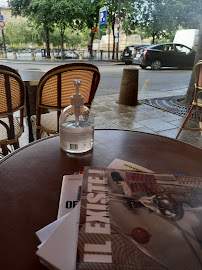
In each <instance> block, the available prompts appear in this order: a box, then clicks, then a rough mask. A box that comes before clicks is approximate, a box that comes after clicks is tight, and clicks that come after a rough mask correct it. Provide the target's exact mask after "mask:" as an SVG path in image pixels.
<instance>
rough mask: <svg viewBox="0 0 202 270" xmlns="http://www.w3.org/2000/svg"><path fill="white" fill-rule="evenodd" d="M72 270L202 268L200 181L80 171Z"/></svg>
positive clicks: (201, 178)
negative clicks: (81, 180) (82, 175)
mask: <svg viewBox="0 0 202 270" xmlns="http://www.w3.org/2000/svg"><path fill="white" fill-rule="evenodd" d="M83 179H84V180H83V186H82V199H81V213H80V228H79V238H78V251H77V269H93V270H99V269H106V270H107V269H116V270H118V269H120V270H122V269H138V270H139V269H141V270H143V269H144V270H145V269H155V270H156V269H175V270H181V269H183V270H185V269H187V270H192V269H193V270H199V269H202V177H194V176H193V177H190V176H184V175H168V174H155V173H140V172H134V171H128V170H119V169H106V168H89V167H87V168H85V171H84V178H83Z"/></svg>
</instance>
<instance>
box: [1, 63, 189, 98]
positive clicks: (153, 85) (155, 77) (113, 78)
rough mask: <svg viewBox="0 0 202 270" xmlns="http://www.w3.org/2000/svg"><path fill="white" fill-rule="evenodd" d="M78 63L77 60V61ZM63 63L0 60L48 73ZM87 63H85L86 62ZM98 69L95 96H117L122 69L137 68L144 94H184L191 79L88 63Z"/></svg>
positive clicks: (167, 72)
mask: <svg viewBox="0 0 202 270" xmlns="http://www.w3.org/2000/svg"><path fill="white" fill-rule="evenodd" d="M77 61H78V60H77ZM68 62H71V61H65V62H50V61H49V62H47V61H43V62H42V61H32V62H31V61H23V60H21V61H20V60H18V61H12V60H9V59H7V60H6V59H5V60H0V63H1V64H4V65H8V66H11V67H13V68H16V69H28V68H37V69H39V68H40V69H41V70H43V71H45V72H46V71H48V70H50V69H51V68H53V67H56V66H58V65H61V64H63V63H68ZM86 62H87V61H86ZM88 62H89V63H93V64H95V65H97V66H98V67H99V70H100V73H101V80H100V84H99V86H98V91H97V92H96V95H99V96H100V95H113V94H118V93H119V91H120V86H121V79H122V73H123V69H124V68H138V69H139V87H138V91H139V92H142V91H144V92H145V93H146V92H148V93H149V91H156V92H159V91H160V92H166V91H167V92H168V91H173V90H175V92H176V93H177V91H179V94H181V93H182V91H183V89H184V94H185V93H186V89H187V87H188V85H189V80H190V77H191V70H178V69H170V68H169V69H166V68H165V69H161V70H159V71H154V70H151V69H150V68H148V69H146V70H142V69H141V68H139V67H138V66H135V65H133V66H126V65H124V64H121V63H118V64H117V63H112V62H98V61H92V62H90V61H88Z"/></svg>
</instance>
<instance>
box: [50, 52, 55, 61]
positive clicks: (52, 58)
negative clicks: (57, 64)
mask: <svg viewBox="0 0 202 270" xmlns="http://www.w3.org/2000/svg"><path fill="white" fill-rule="evenodd" d="M51 61H55V55H54V53H51Z"/></svg>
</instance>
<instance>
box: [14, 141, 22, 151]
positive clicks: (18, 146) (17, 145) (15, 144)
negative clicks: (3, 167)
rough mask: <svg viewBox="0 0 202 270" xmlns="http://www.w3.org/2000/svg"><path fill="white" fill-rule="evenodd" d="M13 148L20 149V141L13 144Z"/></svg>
mask: <svg viewBox="0 0 202 270" xmlns="http://www.w3.org/2000/svg"><path fill="white" fill-rule="evenodd" d="M13 147H14V149H15V150H16V149H18V148H20V145H19V141H18V140H17V142H15V143H13Z"/></svg>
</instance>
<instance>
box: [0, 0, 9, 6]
mask: <svg viewBox="0 0 202 270" xmlns="http://www.w3.org/2000/svg"><path fill="white" fill-rule="evenodd" d="M0 6H1V7H7V6H8V2H7V0H2V1H1V0H0Z"/></svg>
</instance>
